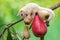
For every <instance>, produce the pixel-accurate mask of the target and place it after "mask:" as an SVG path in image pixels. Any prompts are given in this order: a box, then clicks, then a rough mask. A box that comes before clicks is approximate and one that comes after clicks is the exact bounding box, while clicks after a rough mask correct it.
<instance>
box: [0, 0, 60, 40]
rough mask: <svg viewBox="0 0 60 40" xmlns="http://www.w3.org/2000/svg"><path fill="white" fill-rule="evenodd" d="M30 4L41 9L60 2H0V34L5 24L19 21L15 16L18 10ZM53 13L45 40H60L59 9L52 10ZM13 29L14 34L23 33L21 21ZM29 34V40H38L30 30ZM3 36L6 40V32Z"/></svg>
mask: <svg viewBox="0 0 60 40" xmlns="http://www.w3.org/2000/svg"><path fill="white" fill-rule="evenodd" d="M30 2H34V3H36V4H38V5H40V6H42V7H50V6H52V5H54V4H56V3H58V2H60V0H0V32H1V31H2V29H3V28H4V26H5V25H6V24H8V23H11V22H14V21H16V20H18V19H20V17H19V16H17V13H18V10H19V9H20V8H22V7H23V6H24V5H25V4H27V3H30ZM54 12H55V18H54V19H53V20H52V21H51V22H50V27H49V28H48V32H47V34H46V36H45V40H60V8H58V9H56V10H54ZM13 27H14V28H15V31H16V32H21V31H23V27H24V22H23V21H22V22H20V23H18V24H16V25H14V26H13ZM10 30H12V29H10ZM13 32H14V31H13ZM30 33H31V38H30V40H39V38H36V37H35V36H34V35H33V33H32V31H31V30H30ZM14 34H15V32H14ZM4 35H5V40H6V37H7V35H8V33H7V31H6V32H5V34H4ZM8 36H9V35H8ZM10 36H11V35H10ZM10 38H11V37H10ZM0 40H2V39H1V38H0Z"/></svg>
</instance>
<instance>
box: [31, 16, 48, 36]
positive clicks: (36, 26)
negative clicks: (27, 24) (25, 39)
mask: <svg viewBox="0 0 60 40" xmlns="http://www.w3.org/2000/svg"><path fill="white" fill-rule="evenodd" d="M32 32H33V34H34V35H35V36H36V37H43V36H44V35H45V34H46V32H47V26H46V24H45V23H44V22H43V20H42V19H41V18H40V17H39V16H38V15H35V17H34V21H33V24H32Z"/></svg>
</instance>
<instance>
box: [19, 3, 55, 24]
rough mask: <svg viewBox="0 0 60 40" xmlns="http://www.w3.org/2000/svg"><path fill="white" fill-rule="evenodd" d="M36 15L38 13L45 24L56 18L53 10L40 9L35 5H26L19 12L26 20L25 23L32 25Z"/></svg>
mask: <svg viewBox="0 0 60 40" xmlns="http://www.w3.org/2000/svg"><path fill="white" fill-rule="evenodd" d="M36 13H38V15H39V16H40V17H41V19H43V21H44V22H46V21H50V20H52V19H53V18H54V12H53V10H51V9H49V8H44V7H40V6H39V5H37V4H35V3H28V4H26V5H25V6H24V7H22V8H21V9H20V10H19V12H18V15H20V16H21V17H22V18H23V19H24V22H25V23H31V22H32V20H33V18H34V16H35V14H36Z"/></svg>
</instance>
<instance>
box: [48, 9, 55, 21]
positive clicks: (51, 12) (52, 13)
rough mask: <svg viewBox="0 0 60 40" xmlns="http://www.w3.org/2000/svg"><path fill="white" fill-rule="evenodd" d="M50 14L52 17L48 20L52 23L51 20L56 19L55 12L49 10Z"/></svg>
mask: <svg viewBox="0 0 60 40" xmlns="http://www.w3.org/2000/svg"><path fill="white" fill-rule="evenodd" d="M48 12H49V14H50V16H49V18H48V21H50V20H52V19H53V18H54V17H55V14H54V12H53V10H51V9H49V10H48Z"/></svg>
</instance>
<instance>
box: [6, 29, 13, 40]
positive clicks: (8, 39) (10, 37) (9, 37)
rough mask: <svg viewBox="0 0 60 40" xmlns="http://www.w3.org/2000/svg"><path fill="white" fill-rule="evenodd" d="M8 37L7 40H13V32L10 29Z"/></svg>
mask: <svg viewBox="0 0 60 40" xmlns="http://www.w3.org/2000/svg"><path fill="white" fill-rule="evenodd" d="M7 31H8V35H7V40H13V37H12V35H11V31H10V30H9V29H8V30H7Z"/></svg>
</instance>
